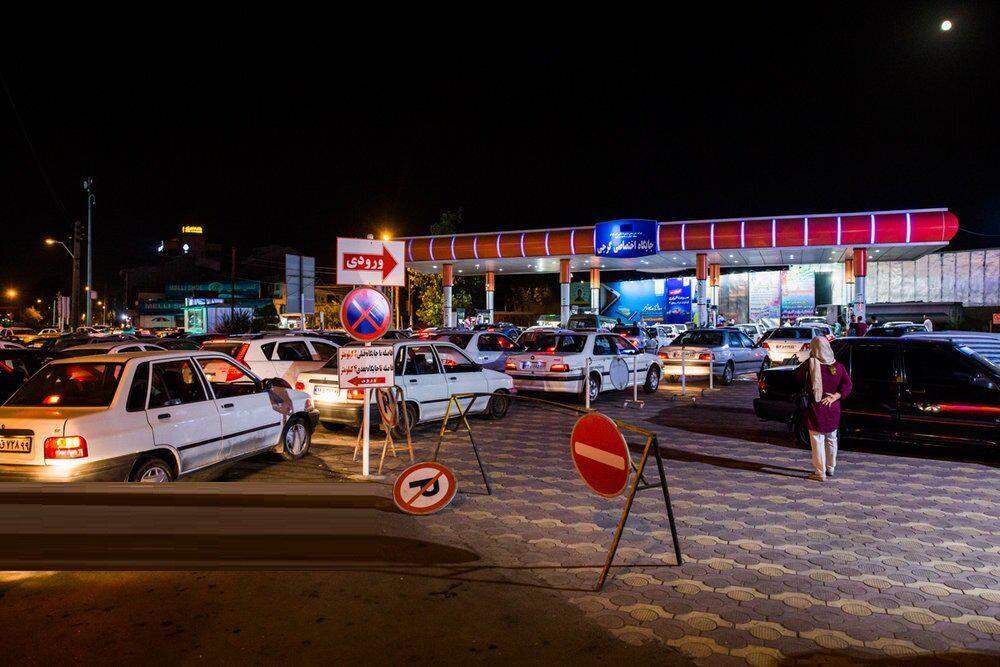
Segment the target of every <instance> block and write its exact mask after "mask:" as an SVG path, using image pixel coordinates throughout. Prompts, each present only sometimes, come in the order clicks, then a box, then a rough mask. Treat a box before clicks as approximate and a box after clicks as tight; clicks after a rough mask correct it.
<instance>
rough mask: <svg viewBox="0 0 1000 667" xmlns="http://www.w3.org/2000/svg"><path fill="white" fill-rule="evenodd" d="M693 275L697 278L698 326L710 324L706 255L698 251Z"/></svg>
mask: <svg viewBox="0 0 1000 667" xmlns="http://www.w3.org/2000/svg"><path fill="white" fill-rule="evenodd" d="M697 260H698V261H697V263H696V265H695V277H696V278H697V279H698V326H699V327H707V326H711V325H710V324H709V321H708V255H707V254H705V253H698V256H697Z"/></svg>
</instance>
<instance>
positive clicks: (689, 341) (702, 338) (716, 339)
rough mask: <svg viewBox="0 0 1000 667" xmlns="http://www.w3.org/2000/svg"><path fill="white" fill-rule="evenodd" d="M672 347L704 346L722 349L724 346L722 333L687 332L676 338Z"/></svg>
mask: <svg viewBox="0 0 1000 667" xmlns="http://www.w3.org/2000/svg"><path fill="white" fill-rule="evenodd" d="M670 344H671V345H676V346H678V347H679V346H681V345H704V346H706V347H720V346H721V345H722V332H721V331H698V330H697V329H696V330H694V331H685V332H684V333H682V334H681V335H680V336H678V337H677V338H675V339H674V340H673V342H671V343H670Z"/></svg>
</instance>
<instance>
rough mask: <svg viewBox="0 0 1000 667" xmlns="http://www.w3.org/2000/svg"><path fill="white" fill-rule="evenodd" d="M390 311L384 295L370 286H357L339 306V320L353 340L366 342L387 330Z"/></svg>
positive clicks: (375, 338) (377, 337) (380, 335)
mask: <svg viewBox="0 0 1000 667" xmlns="http://www.w3.org/2000/svg"><path fill="white" fill-rule="evenodd" d="M391 314H392V311H391V309H390V308H389V300H388V299H386V298H385V295H384V294H382V293H381V292H379V291H378V290H376V289H372V288H371V287H359V288H357V289H355V290H351V292H350V293H349V294H348V295H347V296H346V297H345V298H344V303H343V304H341V306H340V322H341V324H343V325H344V331H346V332H347V333H348V334H349V335H350V336H351V337H352V338H354V339H355V340H360V341H362V342H364V343H368V342H370V341H373V340H377V339H379V338H381V337H382V336H384V335H385V332H386V331H388V330H389V322H390V321H391Z"/></svg>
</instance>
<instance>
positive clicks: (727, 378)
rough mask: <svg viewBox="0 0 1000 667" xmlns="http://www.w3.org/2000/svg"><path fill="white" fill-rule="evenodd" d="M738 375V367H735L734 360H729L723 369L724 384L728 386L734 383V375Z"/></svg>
mask: <svg viewBox="0 0 1000 667" xmlns="http://www.w3.org/2000/svg"><path fill="white" fill-rule="evenodd" d="M735 375H736V369H735V368H734V367H733V362H731V361H727V362H726V367H725V368H723V369H722V385H723V386H724V387H728V386H729V385H731V384H732V383H733V377H734V376H735Z"/></svg>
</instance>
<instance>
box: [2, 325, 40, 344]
mask: <svg viewBox="0 0 1000 667" xmlns="http://www.w3.org/2000/svg"><path fill="white" fill-rule="evenodd" d="M34 335H35V330H34V329H29V328H28V327H5V328H2V329H0V339H2V340H8V341H14V342H17V343H23V342H24V339H25V338H28V337H31V336H34Z"/></svg>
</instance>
